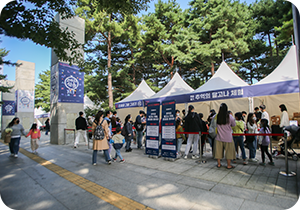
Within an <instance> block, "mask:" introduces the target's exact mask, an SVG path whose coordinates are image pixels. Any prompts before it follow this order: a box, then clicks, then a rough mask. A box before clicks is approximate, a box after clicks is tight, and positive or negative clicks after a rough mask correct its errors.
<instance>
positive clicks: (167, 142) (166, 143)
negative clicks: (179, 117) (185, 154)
mask: <svg viewBox="0 0 300 210" xmlns="http://www.w3.org/2000/svg"><path fill="white" fill-rule="evenodd" d="M175 107H176V102H175V101H174V100H173V101H163V102H162V121H161V128H162V130H161V145H162V146H161V156H162V157H167V158H176V144H177V143H176V122H175Z"/></svg>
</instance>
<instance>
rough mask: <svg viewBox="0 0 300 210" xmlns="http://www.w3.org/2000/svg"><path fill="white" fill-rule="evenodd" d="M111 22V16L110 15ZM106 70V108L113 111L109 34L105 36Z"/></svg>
mask: <svg viewBox="0 0 300 210" xmlns="http://www.w3.org/2000/svg"><path fill="white" fill-rule="evenodd" d="M110 21H111V15H110ZM107 38H108V40H107V68H108V76H107V86H108V107H109V109H113V104H114V99H113V92H112V78H111V72H110V71H111V70H110V67H111V32H110V31H109V32H108V36H107Z"/></svg>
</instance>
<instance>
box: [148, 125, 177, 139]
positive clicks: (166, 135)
mask: <svg viewBox="0 0 300 210" xmlns="http://www.w3.org/2000/svg"><path fill="white" fill-rule="evenodd" d="M147 129H148V128H147ZM175 134H176V130H175V126H162V138H163V139H175V138H176V137H175Z"/></svg>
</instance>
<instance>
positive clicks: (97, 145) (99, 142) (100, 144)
mask: <svg viewBox="0 0 300 210" xmlns="http://www.w3.org/2000/svg"><path fill="white" fill-rule="evenodd" d="M98 125H100V126H102V128H103V130H104V134H105V135H104V139H95V138H93V159H92V164H93V165H96V163H97V152H98V150H103V152H104V155H105V160H106V162H107V163H108V164H111V158H110V156H109V153H108V149H109V146H108V143H107V142H108V141H107V140H108V139H109V128H108V123H107V121H106V120H105V119H104V118H103V111H98V113H97V114H96V116H95V120H94V122H93V125H92V134H93V136H94V134H95V130H96V128H97V126H98Z"/></svg>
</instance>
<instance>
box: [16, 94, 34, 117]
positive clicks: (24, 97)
mask: <svg viewBox="0 0 300 210" xmlns="http://www.w3.org/2000/svg"><path fill="white" fill-rule="evenodd" d="M16 101H17V112H34V91H30V90H17V91H16Z"/></svg>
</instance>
